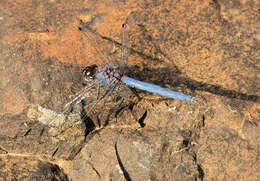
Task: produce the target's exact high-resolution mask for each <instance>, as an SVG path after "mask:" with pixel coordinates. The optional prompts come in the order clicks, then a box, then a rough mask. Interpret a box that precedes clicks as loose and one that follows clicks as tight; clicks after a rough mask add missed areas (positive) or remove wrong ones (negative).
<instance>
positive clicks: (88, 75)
mask: <svg viewBox="0 0 260 181" xmlns="http://www.w3.org/2000/svg"><path fill="white" fill-rule="evenodd" d="M97 68H98V66H97V65H95V64H94V65H90V66H88V67H85V68H84V69H83V70H82V74H83V76H84V78H85V79H86V80H89V79H93V78H94V77H95V75H96V72H97Z"/></svg>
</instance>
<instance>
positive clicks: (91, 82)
mask: <svg viewBox="0 0 260 181" xmlns="http://www.w3.org/2000/svg"><path fill="white" fill-rule="evenodd" d="M127 26H128V25H127V24H126V23H124V24H122V30H121V58H120V61H119V62H115V61H112V60H109V61H106V62H107V63H106V64H105V65H104V66H103V67H102V68H98V66H97V65H91V66H87V67H85V68H84V69H83V71H82V72H83V77H84V80H85V81H86V82H87V86H85V88H84V89H83V90H82V91H80V92H79V93H78V94H77V95H76V96H75V97H74V98H72V100H70V101H69V102H68V103H67V104H65V105H64V112H62V113H65V112H66V111H67V110H68V109H69V108H70V107H72V106H74V105H77V104H79V103H81V102H82V100H84V99H86V98H87V97H88V96H89V92H88V91H89V90H90V89H92V88H93V87H96V86H98V88H99V87H100V86H105V87H107V88H108V91H107V92H106V93H105V94H104V95H103V96H100V97H99V98H97V100H96V101H95V103H94V104H93V105H92V107H91V108H90V109H89V110H88V112H87V113H89V112H91V111H92V110H93V109H94V108H95V105H97V104H98V103H99V102H100V101H101V100H103V99H105V98H106V97H108V96H109V95H111V94H112V93H113V92H114V90H115V89H116V88H118V87H120V86H125V85H126V86H128V87H129V88H134V89H135V88H136V89H140V90H143V91H147V92H150V93H155V94H159V95H161V96H164V97H168V98H172V99H178V100H181V101H191V102H192V101H195V98H194V97H192V96H190V95H185V94H182V93H179V92H176V91H173V90H171V89H169V88H165V87H161V86H159V85H155V84H153V83H148V82H144V81H140V80H137V79H134V78H131V77H129V76H127V75H126V69H127V63H128V55H129V40H128V31H127ZM86 29H87V30H86V31H82V28H79V30H80V31H82V33H83V35H84V36H86V38H87V40H88V41H90V43H91V44H92V46H93V47H94V48H95V50H96V51H97V52H98V53H99V54H100V55H101V56H102V58H104V59H106V58H107V57H105V56H104V55H103V53H102V52H101V51H100V50H99V49H98V48H97V47H98V46H97V42H96V40H95V38H94V37H93V36H94V34H95V32H94V31H92V30H91V28H89V27H88V26H87V27H86ZM90 33H91V34H93V35H90Z"/></svg>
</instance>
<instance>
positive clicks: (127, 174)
mask: <svg viewBox="0 0 260 181" xmlns="http://www.w3.org/2000/svg"><path fill="white" fill-rule="evenodd" d="M115 152H116V158H117V161H118V164H119V167H120V169H121V170H122V172H123V174H124V177H125V180H126V181H131V180H132V179H131V177H130V175H129V173H128V172H127V170H126V169H125V167H124V165H123V163H122V161H121V159H120V156H119V154H118V150H117V143H115Z"/></svg>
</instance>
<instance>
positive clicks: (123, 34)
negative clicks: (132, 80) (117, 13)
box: [120, 24, 129, 73]
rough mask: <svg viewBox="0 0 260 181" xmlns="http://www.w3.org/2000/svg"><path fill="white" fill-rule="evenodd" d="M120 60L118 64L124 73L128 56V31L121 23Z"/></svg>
mask: <svg viewBox="0 0 260 181" xmlns="http://www.w3.org/2000/svg"><path fill="white" fill-rule="evenodd" d="M121 44H122V46H121V60H120V66H121V71H122V73H125V70H126V67H127V63H128V56H129V40H128V31H127V25H126V24H123V25H122V30H121Z"/></svg>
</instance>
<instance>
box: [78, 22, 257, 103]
mask: <svg viewBox="0 0 260 181" xmlns="http://www.w3.org/2000/svg"><path fill="white" fill-rule="evenodd" d="M81 25H82V27H79V30H80V31H86V30H84V29H87V31H91V32H92V33H94V34H95V35H96V36H98V37H100V38H102V39H104V40H107V41H109V42H111V43H113V44H114V45H116V46H119V47H122V46H123V45H122V43H119V42H117V41H115V40H114V39H112V38H109V37H105V36H102V35H101V34H99V33H97V32H96V31H94V30H92V29H91V28H90V24H84V23H83V22H81ZM138 26H139V27H140V30H141V31H142V35H144V36H145V37H146V41H148V42H149V43H150V45H152V46H153V47H155V50H156V51H157V53H155V54H160V55H162V57H163V59H166V60H167V62H171V64H170V66H168V67H166V68H156V69H153V68H148V66H145V65H144V66H145V67H144V68H143V69H142V71H140V69H139V67H136V66H132V67H127V69H129V70H131V71H126V72H129V74H127V75H128V76H131V77H133V78H136V79H138V80H141V81H148V82H151V83H154V84H157V85H161V86H163V87H165V85H170V86H171V87H173V88H174V87H176V88H181V89H184V90H185V89H186V90H187V89H188V90H190V92H194V91H195V90H197V91H205V92H209V93H212V94H215V95H220V96H224V97H227V98H235V99H240V100H245V101H251V102H260V97H259V96H257V95H249V94H245V93H241V92H238V91H235V90H229V89H226V88H224V87H221V86H219V85H214V84H208V83H204V82H199V81H196V80H193V79H190V78H187V77H183V75H184V74H183V73H182V72H181V71H180V70H179V68H178V67H177V66H176V65H175V64H173V63H172V62H173V61H171V58H170V57H168V56H167V55H166V54H165V53H164V52H163V51H162V50H161V49H160V47H159V46H158V45H157V44H156V42H154V41H153V37H152V36H151V35H149V32H148V31H147V30H146V29H145V27H144V26H143V25H141V24H139V25H138ZM149 43H148V44H149ZM129 50H130V52H131V54H136V55H138V56H140V57H142V58H143V59H144V60H150V62H151V61H152V62H156V63H165V61H164V60H163V59H160V58H158V57H156V56H151V55H148V54H145V53H143V52H140V51H138V50H135V49H133V48H130V47H129ZM158 75H160V76H158Z"/></svg>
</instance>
